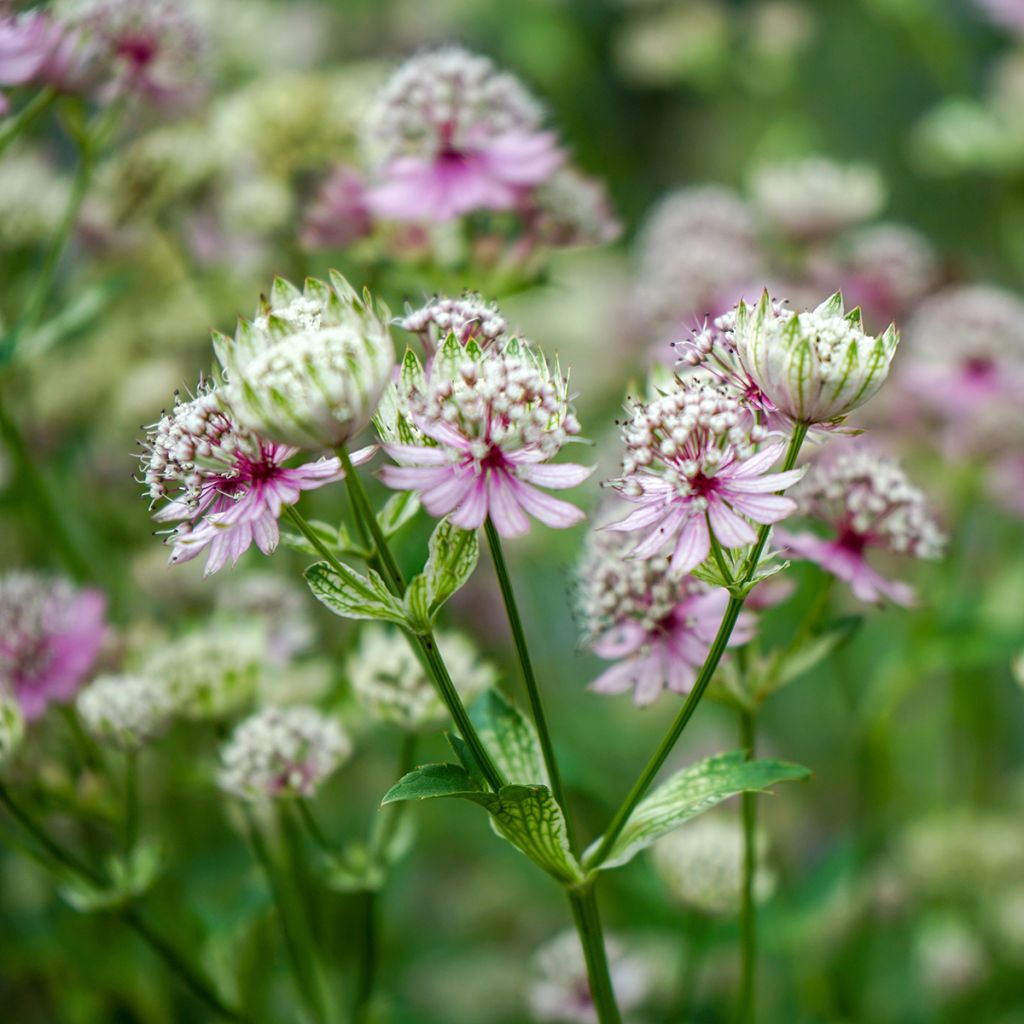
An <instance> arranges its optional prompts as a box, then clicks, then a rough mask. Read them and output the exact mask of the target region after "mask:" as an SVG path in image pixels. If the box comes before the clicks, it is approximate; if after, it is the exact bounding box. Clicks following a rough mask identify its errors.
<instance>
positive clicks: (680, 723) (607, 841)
mask: <svg viewBox="0 0 1024 1024" xmlns="http://www.w3.org/2000/svg"><path fill="white" fill-rule="evenodd" d="M806 436H807V424H804V423H798V424H797V425H796V427H795V428H794V430H793V435H792V437H791V438H790V440H789V449H788V450H787V452H786V459H785V462H784V463H783V466H782V471H783V472H785V471H786V470H790V469H792V468H793V466H794V464H795V463H796V459H797V455H798V454H799V453H800V448H801V446H802V445H803V443H804V438H805V437H806ZM770 532H771V526H770V525H764V526H762V527H761V528H760V529H759V530H758V533H757V540H756V541H755V542H754V547H753V548H752V549H751V552H750V556H749V557H748V559H747V561H746V563H745V564H744V567H743V572H742V574H741V575H740V579H739V581H738V586H739V593H740V595H741V596H739V597H737V596H736V595H735V594H731V595H730V597H729V603H728V605H726V608H725V615H724V616H723V617H722V622H721V625H720V626H719V627H718V633H717V634H716V635H715V639H714V641H713V642H712V644H711V649H710V650H709V651H708V653H707V657H706V658H705V659H704V664H703V666H701V670H700V672H698V673H697V678H696V680H695V681H694V684H693V689H692V690H691V691H690V693H689V694H688V695H687V698H686V701H685V702H684V703H683V706H682V708H681V709H680V711H679V714H678V715H677V716H676V719H675V721H674V722H673V723H672V725H671V726H669V730H668V732H667V733H666V734H665V736H664V738H663V739H662V741H661V743H660V744H658V749H657V750H656V751H655V752H654V755H653V756H652V757H651V759H650V761H648V762H647V765H646V766H645V768H644V770H643V771H642V772H641V773H640V777H639V778H638V779H637V780H636V782H635V783H634V784H633V788H632V789H631V790H630V791H629V794H628V795H627V796H626V799H625V800H624V801H623V802H622V805H621V806H620V807H619V809H618V811H616V813H615V816H614V817H613V818H612V823H611V825H609V826H608V830H607V831H606V832H605V834H604V836H603V837H602V838H601V843H600V845H599V846H598V848H597V849H596V850H595V851H594V853H593V855H592V856H590V857H588V858H587V860H586V866H587V867H588V868H591V869H593V868H596V867H597V866H598V865H600V864H602V863H604V861H605V859H606V858H607V856H608V854H609V853H610V852H611V849H612V847H613V846H614V845H615V840H616V839H618V837H619V834H620V833H621V832H622V830H623V829H624V828H625V827H626V822H627V821H629V816H630V815H631V814H632V813H633V811H634V809H635V808H636V805H637V804H638V803H640V801H641V800H642V799H643V798H644V795H645V794H646V793H647V790H648V789H649V788H650V786H651V783H652V782H653V781H654V779H655V776H656V775H657V774H658V772H659V771H660V769H661V766H662V765H663V764H664V763H665V761H666V759H667V758H668V755H669V754H670V753H671V752H672V748H673V747H674V746H675V745H676V743H677V742H678V740H679V737H680V736H682V734H683V730H684V729H685V728H686V726H687V725H688V724H689V721H690V719H691V718H692V717H693V713H694V712H695V711H696V710H697V705H698V704H699V703H700V701H701V698H702V697H703V696H704V693H705V691H706V690H707V688H708V686H709V685H710V683H711V679H712V677H713V676H714V674H715V670H716V669H717V668H718V663H719V662H720V661H721V660H722V655H723V654H725V648H726V646H727V645H728V643H729V637H730V636H732V631H733V627H734V626H735V625H736V620H737V619H738V618H739V614H740V611H741V610H742V608H743V603H744V601H746V599H747V587H748V585H749V584H750V581H751V580H752V579H753V578H754V573H755V572H757V566H758V563H759V562H760V560H761V555H762V554H763V553H764V548H765V545H766V544H767V543H768V535H769V533H770Z"/></svg>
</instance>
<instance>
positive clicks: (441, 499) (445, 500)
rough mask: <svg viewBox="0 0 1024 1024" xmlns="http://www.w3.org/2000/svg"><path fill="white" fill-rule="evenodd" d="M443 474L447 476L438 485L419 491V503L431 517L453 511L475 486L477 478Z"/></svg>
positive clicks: (466, 475)
mask: <svg viewBox="0 0 1024 1024" xmlns="http://www.w3.org/2000/svg"><path fill="white" fill-rule="evenodd" d="M445 472H446V473H447V476H446V478H445V479H443V480H442V481H441V482H440V483H439V484H437V485H436V486H434V487H431V488H429V489H427V490H425V491H420V501H421V502H422V504H423V507H424V508H425V509H426V510H427V511H428V512H429V513H430V514H431V515H432V516H446V515H448V513H449V512H452V511H454V510H455V509H456V508H457V507H458V506H459V504H460V503H461V502H462V501H464V500H465V498H466V495H468V494H469V492H470V491H471V490H472V489H473V487H475V486H476V479H477V478H476V476H475V475H474V474H473V473H459V472H456V471H454V470H446V471H445Z"/></svg>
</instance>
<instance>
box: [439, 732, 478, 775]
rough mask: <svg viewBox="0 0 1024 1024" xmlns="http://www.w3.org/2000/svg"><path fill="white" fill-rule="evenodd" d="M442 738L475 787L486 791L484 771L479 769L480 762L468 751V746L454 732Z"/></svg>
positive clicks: (447, 733)
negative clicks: (471, 778)
mask: <svg viewBox="0 0 1024 1024" xmlns="http://www.w3.org/2000/svg"><path fill="white" fill-rule="evenodd" d="M444 738H445V739H446V740H447V741H448V746H450V747H451V748H452V750H453V751H454V753H455V756H456V757H457V758H458V759H459V764H461V765H462V767H463V768H465V769H466V771H467V772H469V774H470V775H471V776H472V777H473V780H474V781H475V782H476V784H477V787H478V788H479V789H486V788H487V777H486V776H485V775H484V770H483V768H481V767H480V762H479V761H478V760H477V759H476V755H475V754H474V753H473V751H472V750H470V747H469V744H468V743H467V742H466V741H465V740H464V739H463V738H462V737H461V736H460V735H459V734H458V733H455V732H446V733H445V734H444Z"/></svg>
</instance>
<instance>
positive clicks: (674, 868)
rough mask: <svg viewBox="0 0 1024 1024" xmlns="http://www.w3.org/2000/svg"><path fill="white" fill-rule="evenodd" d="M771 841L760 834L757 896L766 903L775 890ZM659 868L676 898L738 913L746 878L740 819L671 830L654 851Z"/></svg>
mask: <svg viewBox="0 0 1024 1024" xmlns="http://www.w3.org/2000/svg"><path fill="white" fill-rule="evenodd" d="M766 847H767V842H766V841H765V837H764V835H763V833H759V834H758V836H757V840H756V843H755V849H756V857H757V866H756V869H755V875H754V896H755V899H757V900H765V899H767V898H768V897H769V896H770V895H771V892H772V890H773V889H774V888H775V877H774V874H773V873H772V872H771V870H770V869H769V868H768V866H767V863H766V859H767V858H766V853H767V850H766ZM651 859H652V861H653V862H654V867H655V870H656V871H657V873H658V875H659V876H660V877H661V879H662V881H663V882H664V883H665V885H666V887H667V888H668V891H669V893H670V894H671V895H672V897H673V898H674V899H676V900H678V901H679V902H680V903H682V904H684V905H685V906H687V907H693V908H694V909H695V910H699V911H700V912H701V913H703V914H735V913H736V911H737V910H739V906H740V886H741V883H742V878H743V829H742V827H741V825H740V823H739V822H738V821H737V820H736V819H735V818H729V817H724V816H723V815H720V814H709V815H704V816H702V817H701V818H699V819H697V820H696V821H691V822H687V824H686V825H685V826H684V827H683V828H677V829H675V830H673V831H672V832H669V833H668V835H666V836H665V837H664V838H662V839H659V840H658V841H657V842H656V843H655V844H654V845H653V846H652V847H651Z"/></svg>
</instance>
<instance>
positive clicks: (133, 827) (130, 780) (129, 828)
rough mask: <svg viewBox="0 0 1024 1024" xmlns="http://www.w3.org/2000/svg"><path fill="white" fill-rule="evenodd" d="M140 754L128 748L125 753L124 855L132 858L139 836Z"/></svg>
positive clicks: (126, 857)
mask: <svg viewBox="0 0 1024 1024" xmlns="http://www.w3.org/2000/svg"><path fill="white" fill-rule="evenodd" d="M138 766H139V754H138V751H137V750H127V751H125V755H124V856H125V861H126V862H127V861H129V860H130V859H131V856H132V854H133V853H134V852H135V844H136V842H137V841H138V837H139V772H138Z"/></svg>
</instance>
